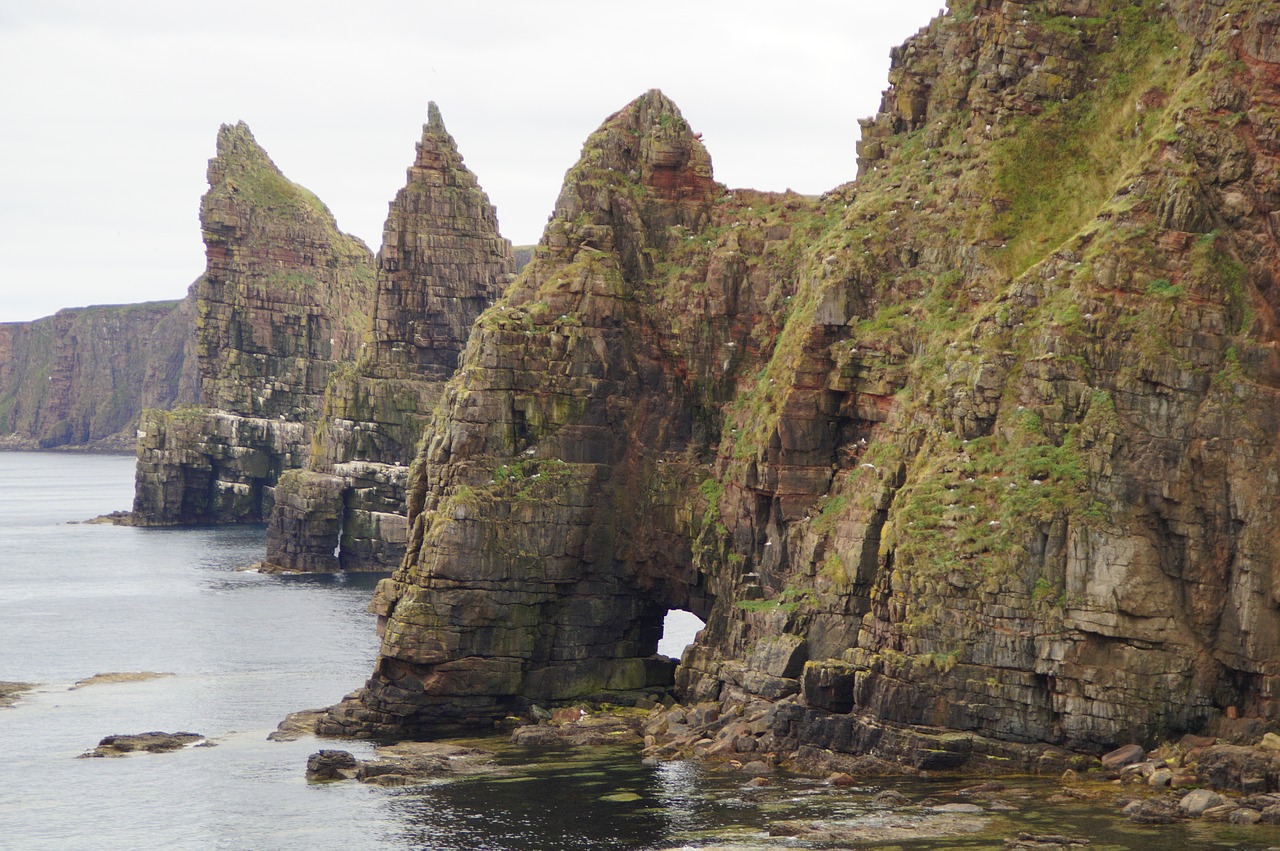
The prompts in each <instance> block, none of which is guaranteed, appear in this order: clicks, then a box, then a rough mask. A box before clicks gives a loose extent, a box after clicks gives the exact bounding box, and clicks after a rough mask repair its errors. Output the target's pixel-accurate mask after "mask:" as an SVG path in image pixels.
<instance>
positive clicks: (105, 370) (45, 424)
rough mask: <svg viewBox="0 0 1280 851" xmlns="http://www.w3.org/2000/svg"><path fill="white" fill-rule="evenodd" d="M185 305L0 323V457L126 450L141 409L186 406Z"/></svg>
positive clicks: (190, 303)
mask: <svg viewBox="0 0 1280 851" xmlns="http://www.w3.org/2000/svg"><path fill="white" fill-rule="evenodd" d="M193 329H194V298H193V297H192V296H190V295H189V296H188V297H187V298H186V299H184V300H182V301H157V302H147V303H145V304H127V305H110V306H96V307H82V308H73V309H67V310H60V311H58V312H57V313H56V314H54V315H53V316H49V317H45V318H44V319H37V320H35V321H34V322H5V323H0V448H9V449H56V448H61V447H76V448H92V449H106V450H132V449H133V448H134V446H135V433H136V430H137V426H138V417H139V415H140V413H141V411H142V409H143V408H161V409H167V408H172V407H174V406H176V405H182V404H189V403H191V402H194V401H195V399H196V395H197V392H198V391H197V387H196V380H195V358H194V353H193V352H192V351H191V345H192V340H193Z"/></svg>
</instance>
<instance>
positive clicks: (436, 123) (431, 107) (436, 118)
mask: <svg viewBox="0 0 1280 851" xmlns="http://www.w3.org/2000/svg"><path fill="white" fill-rule="evenodd" d="M424 129H426V130H430V131H432V132H435V133H448V132H449V131H448V130H446V129H444V119H443V118H441V117H440V107H438V106H436V102H435V101H433V100H432V101H427V126H426V127H425V128H424Z"/></svg>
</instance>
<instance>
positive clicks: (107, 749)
mask: <svg viewBox="0 0 1280 851" xmlns="http://www.w3.org/2000/svg"><path fill="white" fill-rule="evenodd" d="M198 742H205V737H204V736H202V735H200V734H199V733H162V732H160V731H153V732H150V733H132V734H128V735H117V736H106V737H104V738H103V739H102V741H100V742H98V746H97V747H96V748H94V749H93V750H91V751H86V752H85V753H82V754H81V755H80V756H81V758H84V757H106V756H126V755H128V754H131V753H165V752H167V751H176V750H180V749H182V748H185V747H187V746H188V745H194V744H196V743H198Z"/></svg>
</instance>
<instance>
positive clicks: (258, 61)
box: [0, 0, 942, 321]
mask: <svg viewBox="0 0 1280 851" xmlns="http://www.w3.org/2000/svg"><path fill="white" fill-rule="evenodd" d="M941 5H942V0H897V2H893V3H884V2H872V0H817V1H816V2H806V0H799V2H795V3H787V4H784V3H781V2H777V1H776V0H774V2H756V0H680V1H679V2H672V0H646V2H644V3H618V2H600V0H596V2H587V0H581V2H576V1H574V2H571V0H543V2H533V0H457V2H452V3H440V2H431V1H430V0H426V1H425V2H394V0H364V2H361V3H354V2H350V0H344V2H328V1H327V0H306V2H301V0H298V2H294V0H280V2H273V0H221V1H219V0H215V1H214V2H207V3H190V2H181V0H163V1H162V2H161V1H160V0H112V2H102V0H0V321H12V320H25V319H33V318H35V317H38V316H45V315H48V314H50V313H53V312H54V311H56V310H58V309H59V308H61V307H73V306H81V305H86V304H113V303H123V302H134V301H146V300H151V299H168V298H179V297H181V296H182V295H183V293H184V292H185V291H186V287H187V285H188V284H189V283H190V282H191V281H192V280H194V278H195V277H196V276H197V275H198V274H199V273H200V272H201V271H202V270H203V268H204V253H203V245H202V244H201V242H200V227H199V220H198V218H197V216H198V209H199V198H200V195H201V194H202V193H203V192H204V190H205V188H206V184H205V166H206V162H207V160H208V159H209V157H211V156H213V153H214V142H215V138H216V134H217V129H218V125H219V124H221V123H224V122H228V123H230V122H235V121H238V120H241V119H243V120H244V121H246V122H248V124H249V126H250V127H251V128H252V130H253V132H254V135H255V136H256V137H257V139H258V142H259V143H260V144H261V145H262V146H263V147H264V148H266V150H267V152H268V153H269V154H270V155H271V157H272V159H274V160H275V162H276V164H277V165H278V166H279V167H280V169H281V170H282V171H283V172H284V173H285V175H286V176H288V177H289V178H290V179H292V180H294V181H296V182H298V183H301V184H302V185H304V186H306V187H307V188H309V189H311V190H312V191H313V192H315V193H316V194H317V195H319V196H320V198H321V199H322V200H323V201H324V202H325V203H326V204H328V205H329V208H330V209H331V210H333V212H334V215H335V216H336V217H337V219H338V225H339V227H341V228H342V229H343V230H346V231H348V232H350V233H353V234H355V235H356V236H359V237H360V238H362V239H363V240H365V242H367V243H368V244H369V246H370V247H371V248H372V249H373V250H375V251H376V250H377V248H378V244H379V243H380V242H381V235H382V223H383V220H384V219H385V217H386V213H387V203H388V202H389V201H390V200H391V198H392V196H393V195H394V194H395V192H396V190H397V189H399V188H400V186H402V185H403V183H404V178H405V168H406V167H407V166H408V165H409V163H410V162H411V161H412V159H413V145H414V142H415V141H417V139H418V138H419V136H420V134H421V128H422V124H423V122H424V121H426V117H427V101H429V100H434V101H436V102H437V103H438V104H439V105H440V109H441V112H442V113H443V116H444V120H445V124H446V125H447V126H448V128H449V131H450V132H451V133H452V134H453V136H454V138H455V139H456V140H457V141H458V146H459V148H460V149H461V151H462V154H463V156H464V158H465V159H466V162H467V164H468V166H469V167H470V168H471V170H472V171H474V172H475V173H476V174H477V176H478V177H479V179H480V183H481V185H482V186H483V187H484V188H485V190H486V191H487V192H488V194H489V198H490V199H491V200H492V201H493V202H494V204H495V205H497V208H498V217H499V221H500V222H501V225H502V230H503V234H504V235H505V236H506V237H507V238H509V239H511V240H512V241H513V242H515V243H516V244H527V243H532V242H536V241H537V239H538V238H539V236H540V235H541V232H542V227H543V225H545V224H546V220H547V215H548V213H550V211H551V207H552V205H553V203H554V201H555V197H556V194H557V192H558V190H559V186H560V181H561V179H562V178H563V176H564V172H565V170H566V169H568V168H569V166H571V165H572V164H573V163H574V161H575V160H576V159H577V157H578V152H579V150H580V149H581V146H582V143H583V141H584V140H585V139H586V137H587V135H588V134H589V133H590V132H591V131H592V130H594V129H595V128H596V127H597V126H598V125H599V124H600V122H601V121H603V120H604V118H605V117H607V116H608V115H609V114H610V113H612V112H614V111H616V110H617V109H619V108H620V107H622V106H623V105H624V104H626V103H627V102H628V101H630V100H631V99H632V98H634V97H636V96H637V95H640V94H642V93H643V92H644V91H646V90H647V89H650V88H660V89H662V90H663V91H664V92H666V94H667V95H668V96H670V97H671V98H672V99H673V100H675V102H676V103H677V104H678V105H679V106H680V109H681V111H682V112H683V113H684V115H685V117H686V118H687V119H688V120H689V123H690V124H691V125H692V126H693V127H694V129H695V130H697V131H700V132H701V133H702V134H703V138H704V141H705V142H706V145H707V147H708V149H709V150H710V152H711V157H712V162H713V164H714V167H715V174H716V178H717V179H718V180H720V181H721V182H723V183H726V184H728V185H729V186H731V187H732V186H741V187H752V188H757V189H769V190H782V189H786V188H792V189H795V190H797V191H799V192H806V193H818V192H822V191H825V190H827V189H830V188H831V187H833V186H835V185H837V184H839V183H842V182H844V181H847V180H850V179H852V178H853V176H854V172H855V164H854V147H853V144H854V139H855V137H856V134H857V119H858V118H861V117H864V116H867V115H870V114H872V113H874V112H875V110H876V108H877V106H878V104H879V97H880V92H881V91H882V90H883V89H884V88H885V85H886V79H887V74H888V68H889V48H890V47H891V46H893V45H895V44H898V43H900V42H902V41H903V40H904V39H905V38H906V37H907V36H909V35H911V34H912V33H913V32H915V31H916V30H917V29H919V28H920V27H922V26H924V25H925V24H926V23H928V21H929V19H930V18H931V17H932V16H933V15H935V14H937V13H938V12H939V10H940V6H941Z"/></svg>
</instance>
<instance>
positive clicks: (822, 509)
mask: <svg viewBox="0 0 1280 851" xmlns="http://www.w3.org/2000/svg"><path fill="white" fill-rule="evenodd" d="M1278 27H1280V9H1277V8H1276V6H1275V4H1274V3H1264V4H1257V3H1251V2H1250V3H1246V2H1243V0H1173V2H1167V3H1156V2H1131V3H1117V2H1111V0H1032V2H1025V3H1019V2H1004V3H1001V2H997V0H976V1H975V0H969V2H953V3H952V4H951V9H950V11H949V12H948V13H947V14H945V15H944V16H942V17H940V18H938V19H937V20H935V21H934V22H933V23H932V24H930V25H929V27H927V28H926V29H924V30H922V31H921V32H920V33H919V34H918V35H917V36H915V37H914V38H913V39H911V40H910V41H909V42H907V44H906V45H904V46H903V47H902V48H900V49H899V50H897V51H895V52H894V56H893V67H892V70H891V74H890V82H891V86H890V88H889V90H888V91H887V92H886V94H885V98H884V103H883V106H882V108H881V111H880V113H879V114H878V115H877V116H876V117H875V118H873V119H871V120H869V121H867V122H865V124H864V133H863V141H862V142H861V144H860V146H859V151H858V153H859V167H860V173H859V178H858V180H857V182H856V183H854V184H850V185H847V186H843V187H840V188H838V189H836V190H833V191H832V192H831V193H828V194H827V195H825V196H823V198H821V199H805V198H799V197H796V196H767V195H762V194H759V193H749V192H732V193H731V192H726V191H725V190H724V189H723V188H722V187H720V186H718V185H717V184H715V183H714V182H713V181H712V179H711V167H710V162H709V158H708V157H707V154H706V151H705V150H704V149H703V148H702V146H701V144H700V142H699V140H698V139H697V137H696V136H695V135H694V134H693V133H692V132H691V131H690V129H689V127H688V125H687V124H686V122H685V121H684V119H683V118H682V117H681V116H680V114H679V112H678V111H677V110H676V109H675V107H674V106H673V105H672V104H671V103H670V102H669V101H668V100H667V99H666V98H664V97H663V96H662V95H660V94H659V93H656V92H651V93H649V94H647V95H645V96H643V97H642V98H640V99H638V100H637V101H635V102H634V103H632V104H631V105H629V106H628V107H627V108H626V109H624V110H623V111H621V112H620V113H618V114H616V115H615V116H613V117H611V118H610V119H609V120H607V121H606V122H605V123H604V125H602V127H601V128H600V130H599V131H598V132H597V133H596V134H594V135H593V136H592V137H591V139H589V140H588V142H587V145H586V147H585V148H584V151H583V157H582V159H581V161H580V162H579V163H578V165H576V166H575V167H574V168H573V169H572V170H571V171H570V172H569V174H568V175H567V176H566V181H565V186H564V190H563V191H562V193H561V196H560V198H559V200H558V202H557V204H556V210H555V214H554V216H553V219H552V221H551V223H550V224H549V225H548V227H547V230H546V233H545V234H544V236H543V239H542V242H541V243H540V245H539V247H538V249H537V252H536V256H535V257H534V259H533V260H532V261H531V263H530V264H529V266H528V267H527V268H526V269H525V270H524V272H523V274H522V276H521V278H520V280H519V281H518V282H517V283H516V284H515V285H514V286H513V287H512V288H511V289H510V290H509V291H508V292H507V293H506V294H505V296H504V298H503V299H502V300H501V301H500V302H499V303H498V305H496V306H495V307H494V308H492V309H490V310H489V311H487V312H486V313H485V314H484V315H483V316H482V317H481V319H480V321H479V323H478V325H477V327H476V330H475V332H474V334H473V336H472V338H471V341H470V343H469V344H468V346H467V349H466V352H465V354H464V356H463V359H462V362H461V364H460V369H459V372H458V374H457V375H456V376H455V378H454V379H453V380H452V381H451V382H450V383H449V385H448V387H447V389H446V391H445V395H444V399H443V402H442V405H441V408H440V409H439V412H438V414H437V417H436V418H435V420H434V421H433V423H432V426H431V428H430V430H429V432H428V434H427V438H426V439H425V440H424V442H423V448H422V452H421V455H420V457H419V460H418V463H417V465H416V466H415V468H414V473H413V475H412V476H411V480H410V517H411V523H412V527H411V531H410V543H409V550H408V553H407V555H406V558H405V561H404V563H403V565H402V567H401V568H400V570H399V571H397V573H396V574H395V575H394V576H393V578H392V579H390V580H388V581H385V582H384V583H383V584H382V585H381V586H380V587H379V591H378V593H377V595H376V597H375V601H374V608H375V610H376V611H377V612H378V613H379V614H380V616H381V618H380V624H381V627H382V630H383V643H382V648H381V653H380V657H379V659H378V662H377V665H376V668H375V671H374V673H373V676H372V677H371V679H370V680H369V682H368V684H367V686H366V687H365V688H364V689H363V690H361V691H360V692H359V693H357V694H356V695H354V696H352V697H351V698H350V699H348V700H346V701H344V703H343V704H341V705H339V706H338V707H336V708H335V709H334V710H333V711H332V712H331V713H330V715H329V718H328V720H327V721H326V722H325V723H323V724H322V725H321V729H322V730H325V731H327V732H331V733H347V734H361V735H369V734H390V735H403V734H406V733H407V734H420V735H430V734H432V733H436V732H439V731H441V730H443V729H446V728H448V727H450V726H454V725H466V724H478V723H486V722H488V721H490V720H492V719H494V718H496V717H499V716H501V715H502V714H505V713H507V712H510V711H517V710H520V709H522V708H524V707H527V706H528V705H529V704H530V703H531V702H539V703H546V704H555V703H565V702H571V701H573V700H576V699H581V698H584V697H588V696H590V695H593V694H594V695H599V694H601V693H610V694H611V695H612V696H613V697H614V698H615V699H618V698H619V697H620V696H621V695H624V694H625V693H626V692H628V691H630V692H632V693H635V692H636V691H640V692H643V691H644V690H646V689H651V688H654V687H658V686H661V685H662V684H663V683H664V682H665V681H667V680H668V678H669V677H670V676H671V673H670V670H669V667H668V666H667V665H666V664H665V663H664V662H663V661H662V660H660V659H655V658H654V657H653V656H652V653H653V651H654V648H655V646H656V641H657V637H658V632H659V629H660V623H661V618H662V615H663V613H664V612H665V611H666V610H668V609H671V608H683V609H689V610H691V611H694V612H695V613H698V614H700V615H702V616H703V617H705V618H706V620H707V628H706V629H705V630H704V631H703V632H702V633H701V634H700V636H699V639H698V642H697V644H696V645H695V646H694V647H692V648H691V649H690V650H689V651H688V652H687V653H686V655H685V657H684V659H683V660H682V665H681V667H680V669H679V671H678V674H677V677H678V685H679V687H680V689H681V694H682V697H683V699H685V700H686V701H688V702H691V703H693V702H700V701H701V702H708V701H709V702H716V703H718V704H719V705H720V707H721V709H722V710H723V711H725V712H728V713H748V712H751V713H754V716H753V717H756V718H758V719H761V723H759V724H756V725H754V726H753V727H752V729H751V730H750V732H749V734H748V735H749V736H753V737H754V738H753V745H752V746H753V747H759V748H761V749H763V750H766V751H768V750H780V749H785V750H796V749H804V748H818V749H822V750H825V751H834V752H850V753H862V752H876V753H878V754H880V755H883V756H892V757H898V758H902V759H907V760H911V761H914V762H915V763H916V764H918V765H922V766H929V767H939V766H950V765H958V764H961V763H963V762H965V761H966V760H968V759H971V758H994V759H997V760H1000V761H1001V763H1002V764H1004V765H1021V766H1028V765H1030V764H1032V763H1034V761H1035V759H1036V758H1037V756H1038V755H1040V754H1042V753H1044V752H1045V749H1046V748H1048V747H1049V746H1056V745H1061V746H1066V747H1070V748H1075V749H1085V750H1096V749H1099V748H1103V747H1107V746H1110V745H1112V744H1115V743H1117V742H1121V741H1124V740H1127V739H1130V738H1134V737H1137V738H1141V739H1148V738H1153V737H1156V736H1161V735H1169V734H1172V733H1176V732H1179V731H1184V730H1199V729H1205V728H1214V727H1221V726H1223V725H1228V724H1230V723H1231V721H1230V719H1233V718H1235V717H1236V716H1246V717H1248V716H1252V717H1255V718H1262V719H1274V718H1275V715H1276V709H1277V708H1276V705H1275V700H1274V695H1275V693H1276V688H1277V682H1276V679H1275V677H1276V673H1277V672H1276V670H1275V661H1274V660H1275V659H1276V658H1278V657H1280V617H1278V616H1277V607H1278V606H1280V591H1278V590H1277V589H1280V574H1277V567H1276V565H1277V564H1280V558H1278V556H1280V553H1277V547H1280V544H1277V541H1276V538H1275V536H1274V535H1273V534H1272V532H1271V528H1272V522H1271V519H1272V518H1273V517H1274V516H1275V515H1276V513H1277V511H1278V510H1280V489H1278V487H1277V484H1276V476H1275V469H1276V467H1275V465H1276V461H1277V458H1276V452H1277V448H1278V447H1277V442H1278V440H1280V438H1277V434H1280V431H1278V430H1277V422H1276V419H1277V413H1278V412H1280V406H1278V404H1277V403H1278V402H1280V399H1278V398H1277V391H1278V389H1280V358H1278V357H1277V355H1276V324H1275V316H1274V313H1275V308H1276V305H1277V296H1276V285H1277V282H1278V281H1280V277H1278V276H1280V136H1278V135H1277V130H1276V128H1277V127H1278V126H1280V122H1277V109H1280V50H1278V49H1277V47H1276V45H1277V43H1280V42H1278V40H1277V29H1278ZM703 717H707V716H706V715H704V716H703Z"/></svg>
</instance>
